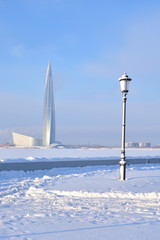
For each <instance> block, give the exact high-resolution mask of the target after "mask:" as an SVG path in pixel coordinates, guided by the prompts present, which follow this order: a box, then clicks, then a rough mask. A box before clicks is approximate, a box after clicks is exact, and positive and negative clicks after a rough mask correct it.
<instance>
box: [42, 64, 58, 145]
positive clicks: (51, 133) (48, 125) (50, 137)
mask: <svg viewBox="0 0 160 240" xmlns="http://www.w3.org/2000/svg"><path fill="white" fill-rule="evenodd" d="M52 143H55V108H54V96H53V83H52V72H51V64H50V61H49V63H48V68H47V74H46V83H45V95H44V106H43V145H44V146H48V145H50V144H52Z"/></svg>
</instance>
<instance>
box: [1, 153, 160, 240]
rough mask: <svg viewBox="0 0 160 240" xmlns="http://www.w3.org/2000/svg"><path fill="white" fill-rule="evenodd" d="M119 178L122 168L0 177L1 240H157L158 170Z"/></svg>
mask: <svg viewBox="0 0 160 240" xmlns="http://www.w3.org/2000/svg"><path fill="white" fill-rule="evenodd" d="M70 151H71V150H70ZM147 151H148V150H147ZM22 152H23V151H22ZM135 152H136V151H135ZM32 153H34V151H33V152H32ZM95 153H96V150H95ZM150 153H151V152H150ZM73 154H75V152H74V153H73ZM134 154H135V155H136V153H134ZM138 154H139V153H138ZM147 154H148V153H147ZM152 154H155V153H152ZM156 154H157V152H156ZM22 155H23V157H26V156H24V152H23V154H22ZM30 156H32V157H33V158H34V157H37V155H33V154H31V152H29V153H28V157H30ZM39 156H40V155H39ZM88 156H89V155H88ZM14 157H16V155H14ZM43 157H44V156H43ZM77 157H79V156H78V155H77ZM118 178H119V166H101V167H98V166H94V167H84V168H61V169H52V170H43V171H42V170H39V171H34V172H23V171H18V172H16V171H9V172H0V182H1V185H0V212H1V215H0V239H20V240H21V239H23V240H37V239H38V240H39V239H40V240H48V239H54V240H59V239H61V240H68V239H69V240H73V239H74V240H75V239H76V240H80V239H84V240H93V239H94V240H95V239H97V240H102V239H109V240H122V239H123V240H128V239H129V240H132V239H134V240H135V239H140V240H143V239H144V240H150V239H154V240H158V239H159V236H160V164H149V165H136V166H135V165H130V166H129V167H127V180H126V181H119V180H118Z"/></svg>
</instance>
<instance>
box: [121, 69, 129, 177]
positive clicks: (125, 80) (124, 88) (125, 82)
mask: <svg viewBox="0 0 160 240" xmlns="http://www.w3.org/2000/svg"><path fill="white" fill-rule="evenodd" d="M118 80H119V82H120V87H121V92H122V94H123V115H122V150H121V160H120V162H119V164H120V180H125V179H126V161H125V159H126V157H125V127H126V100H127V98H126V95H127V93H128V91H129V83H130V81H131V80H132V79H131V78H129V77H128V75H127V74H126V73H124V74H123V75H122V77H121V78H119V79H118Z"/></svg>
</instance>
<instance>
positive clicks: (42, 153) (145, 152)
mask: <svg viewBox="0 0 160 240" xmlns="http://www.w3.org/2000/svg"><path fill="white" fill-rule="evenodd" d="M120 152H121V149H120V148H101V149H96V148H86V149H56V148H48V149H47V148H28V149H27V148H0V162H28V161H38V162H39V161H46V160H47V161H54V160H56V161H57V160H58V161H61V160H62V161H68V160H74V161H76V160H82V159H83V160H85V159H86V160H90V159H91V160H97V159H104V160H105V159H119V158H120ZM126 156H127V158H139V157H140V158H146V157H147V158H151V157H160V149H152V148H148V149H145V148H144V149H141V148H137V149H126Z"/></svg>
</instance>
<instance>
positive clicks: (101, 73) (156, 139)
mask: <svg viewBox="0 0 160 240" xmlns="http://www.w3.org/2000/svg"><path fill="white" fill-rule="evenodd" d="M159 11H160V3H159V2H158V1H152V2H151V1H145V3H144V2H143V1H138V0H135V1H134V2H128V1H126V0H122V1H116V0H114V1H105V0H101V1H97V0H93V1H85V0H77V1H73V0H67V1H62V0H53V1H50V0H46V1H43V0H40V1H38V0H35V1H31V0H29V1H25V0H24V1H20V0H16V1H11V0H5V1H4V0H0V30H1V38H0V50H1V55H0V66H1V67H0V76H1V79H2V81H1V88H0V113H1V121H0V143H5V142H10V140H11V132H12V131H14V132H22V133H24V134H26V135H29V136H30V135H32V136H35V137H37V138H41V136H42V125H43V96H44V77H45V74H46V68H47V64H46V63H47V62H48V59H50V61H51V65H52V71H53V73H54V76H53V78H54V79H53V81H54V98H55V102H56V139H57V140H58V141H60V142H62V143H64V144H88V143H89V144H102V145H120V144H121V120H122V96H121V92H120V87H119V82H118V78H119V77H121V76H122V74H123V73H124V72H127V74H128V75H129V77H131V78H132V82H131V86H130V92H129V94H128V96H127V131H126V141H127V142H140V141H144V142H151V143H152V145H156V144H160V124H159V123H160V113H159V111H158V109H159V107H160V95H159V89H160V81H159V62H160V48H159V41H160V30H159V21H160V16H159ZM124 15H125V17H124ZM151 81H152V84H151Z"/></svg>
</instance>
